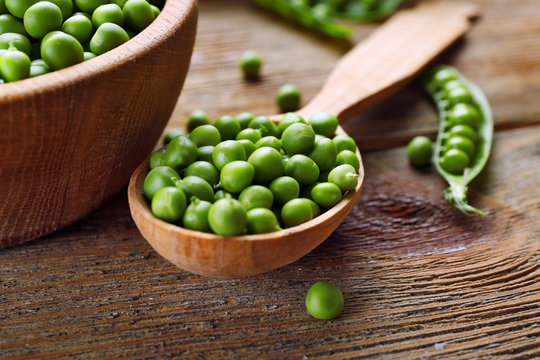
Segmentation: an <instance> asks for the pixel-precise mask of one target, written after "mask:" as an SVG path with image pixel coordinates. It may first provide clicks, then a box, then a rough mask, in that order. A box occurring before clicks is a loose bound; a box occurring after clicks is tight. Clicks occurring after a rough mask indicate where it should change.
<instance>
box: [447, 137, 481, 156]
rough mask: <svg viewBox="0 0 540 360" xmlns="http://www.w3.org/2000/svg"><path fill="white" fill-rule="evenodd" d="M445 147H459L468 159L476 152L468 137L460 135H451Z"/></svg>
mask: <svg viewBox="0 0 540 360" xmlns="http://www.w3.org/2000/svg"><path fill="white" fill-rule="evenodd" d="M446 148H447V149H459V150H461V151H463V152H465V153H466V154H467V155H468V156H469V158H470V159H472V158H473V157H474V154H475V153H476V146H475V145H474V142H472V141H471V140H470V139H468V138H466V137H462V136H452V137H450V138H449V139H448V141H447V142H446Z"/></svg>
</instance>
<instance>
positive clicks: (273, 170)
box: [248, 147, 285, 184]
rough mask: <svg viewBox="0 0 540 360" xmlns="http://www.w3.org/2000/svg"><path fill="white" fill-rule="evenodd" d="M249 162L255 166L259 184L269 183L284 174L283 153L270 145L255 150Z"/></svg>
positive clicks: (256, 179) (256, 178)
mask: <svg viewBox="0 0 540 360" xmlns="http://www.w3.org/2000/svg"><path fill="white" fill-rule="evenodd" d="M248 162H249V163H250V164H251V165H253V167H254V168H255V181H256V182H257V183H258V184H267V183H269V182H271V181H272V180H274V179H275V178H277V177H280V176H282V175H283V173H284V171H285V166H284V165H283V160H282V158H281V154H280V153H279V151H277V150H276V149H274V148H270V147H262V148H259V149H257V150H255V151H254V152H253V154H251V156H250V157H249V159H248Z"/></svg>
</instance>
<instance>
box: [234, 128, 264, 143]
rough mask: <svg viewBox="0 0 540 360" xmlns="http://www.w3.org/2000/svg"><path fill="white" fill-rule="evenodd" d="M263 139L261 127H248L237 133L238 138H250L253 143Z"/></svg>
mask: <svg viewBox="0 0 540 360" xmlns="http://www.w3.org/2000/svg"><path fill="white" fill-rule="evenodd" d="M261 139H262V135H261V131H260V130H259V129H252V128H246V129H243V130H241V131H240V132H239V133H238V134H237V135H236V140H249V141H251V142H252V143H253V144H255V143H256V142H257V141H259V140H261Z"/></svg>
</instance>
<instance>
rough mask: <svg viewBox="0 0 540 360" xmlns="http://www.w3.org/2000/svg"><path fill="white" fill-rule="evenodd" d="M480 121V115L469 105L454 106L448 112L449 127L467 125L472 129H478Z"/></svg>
mask: <svg viewBox="0 0 540 360" xmlns="http://www.w3.org/2000/svg"><path fill="white" fill-rule="evenodd" d="M481 121H482V118H481V116H480V113H479V112H478V110H476V108H475V107H474V106H472V105H470V104H464V103H459V104H456V105H454V107H452V109H450V111H449V112H448V123H449V124H450V126H456V125H468V126H470V127H472V128H473V129H478V128H479V127H480V122H481Z"/></svg>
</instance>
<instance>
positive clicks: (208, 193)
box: [177, 176, 214, 202]
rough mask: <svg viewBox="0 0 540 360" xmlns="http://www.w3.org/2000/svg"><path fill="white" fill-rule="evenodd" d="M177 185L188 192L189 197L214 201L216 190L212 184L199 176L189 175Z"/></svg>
mask: <svg viewBox="0 0 540 360" xmlns="http://www.w3.org/2000/svg"><path fill="white" fill-rule="evenodd" d="M177 186H178V188H179V189H181V190H182V191H183V192H184V193H185V194H186V197H187V198H188V199H191V197H192V196H195V197H197V198H198V199H201V200H205V201H208V202H213V201H214V190H213V189H212V186H211V185H210V184H209V183H208V182H207V181H206V180H204V179H202V178H200V177H198V176H187V177H185V178H184V179H183V180H182V181H181V182H180V184H178V185H177Z"/></svg>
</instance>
